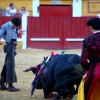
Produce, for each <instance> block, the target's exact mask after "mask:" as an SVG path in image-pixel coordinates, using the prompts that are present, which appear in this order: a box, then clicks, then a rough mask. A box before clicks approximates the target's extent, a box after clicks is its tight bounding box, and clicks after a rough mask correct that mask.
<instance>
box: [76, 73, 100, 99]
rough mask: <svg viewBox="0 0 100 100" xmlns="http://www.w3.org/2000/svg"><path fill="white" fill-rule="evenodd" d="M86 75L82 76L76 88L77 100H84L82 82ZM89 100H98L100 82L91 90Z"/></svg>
mask: <svg viewBox="0 0 100 100" xmlns="http://www.w3.org/2000/svg"><path fill="white" fill-rule="evenodd" d="M85 78H86V75H84V76H83V78H82V81H81V83H80V85H79V88H78V100H85V98H84V82H85ZM90 100H100V82H98V83H97V84H96V86H95V89H94V90H93V92H92V94H91V97H90Z"/></svg>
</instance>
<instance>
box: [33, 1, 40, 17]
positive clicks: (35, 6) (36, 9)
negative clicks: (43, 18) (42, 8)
mask: <svg viewBox="0 0 100 100" xmlns="http://www.w3.org/2000/svg"><path fill="white" fill-rule="evenodd" d="M39 5H40V0H33V1H32V11H33V16H34V17H38V16H39V10H38V7H39Z"/></svg>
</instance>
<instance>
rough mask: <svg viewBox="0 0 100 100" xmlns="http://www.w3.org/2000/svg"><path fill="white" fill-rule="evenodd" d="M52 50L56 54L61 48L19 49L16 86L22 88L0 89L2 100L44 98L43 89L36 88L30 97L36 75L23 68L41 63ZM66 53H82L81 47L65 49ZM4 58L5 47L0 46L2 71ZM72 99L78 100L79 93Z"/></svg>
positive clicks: (0, 98)
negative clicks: (15, 90)
mask: <svg viewBox="0 0 100 100" xmlns="http://www.w3.org/2000/svg"><path fill="white" fill-rule="evenodd" d="M51 51H54V52H55V54H59V53H61V50H43V49H26V50H22V49H17V52H18V55H17V56H16V73H17V78H18V82H17V83H15V84H14V86H15V87H18V88H20V89H21V90H20V91H19V92H7V91H0V100H44V98H43V91H42V90H35V92H34V95H33V97H32V98H30V91H31V89H30V87H31V82H32V80H33V77H34V76H33V74H32V72H31V71H30V72H27V73H25V72H23V69H25V68H28V67H30V66H36V65H37V64H39V63H41V61H42V60H43V57H44V56H48V55H50V52H51ZM65 53H75V54H79V55H80V54H81V49H73V50H65ZM4 58H5V55H4V53H3V49H2V48H0V72H1V70H2V66H3V63H4ZM50 100H53V99H50ZM60 100H63V99H60ZM72 100H77V95H75V96H74V98H73V99H72Z"/></svg>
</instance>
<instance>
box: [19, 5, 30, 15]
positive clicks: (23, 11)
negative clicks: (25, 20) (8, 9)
mask: <svg viewBox="0 0 100 100" xmlns="http://www.w3.org/2000/svg"><path fill="white" fill-rule="evenodd" d="M18 13H19V14H20V15H26V16H29V12H28V11H26V9H25V7H21V9H20V11H19V12H18Z"/></svg>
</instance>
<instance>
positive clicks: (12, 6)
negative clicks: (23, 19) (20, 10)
mask: <svg viewBox="0 0 100 100" xmlns="http://www.w3.org/2000/svg"><path fill="white" fill-rule="evenodd" d="M6 9H10V15H11V16H13V15H15V14H16V13H17V10H16V9H15V6H14V4H13V3H10V5H9V7H7V8H6Z"/></svg>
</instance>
